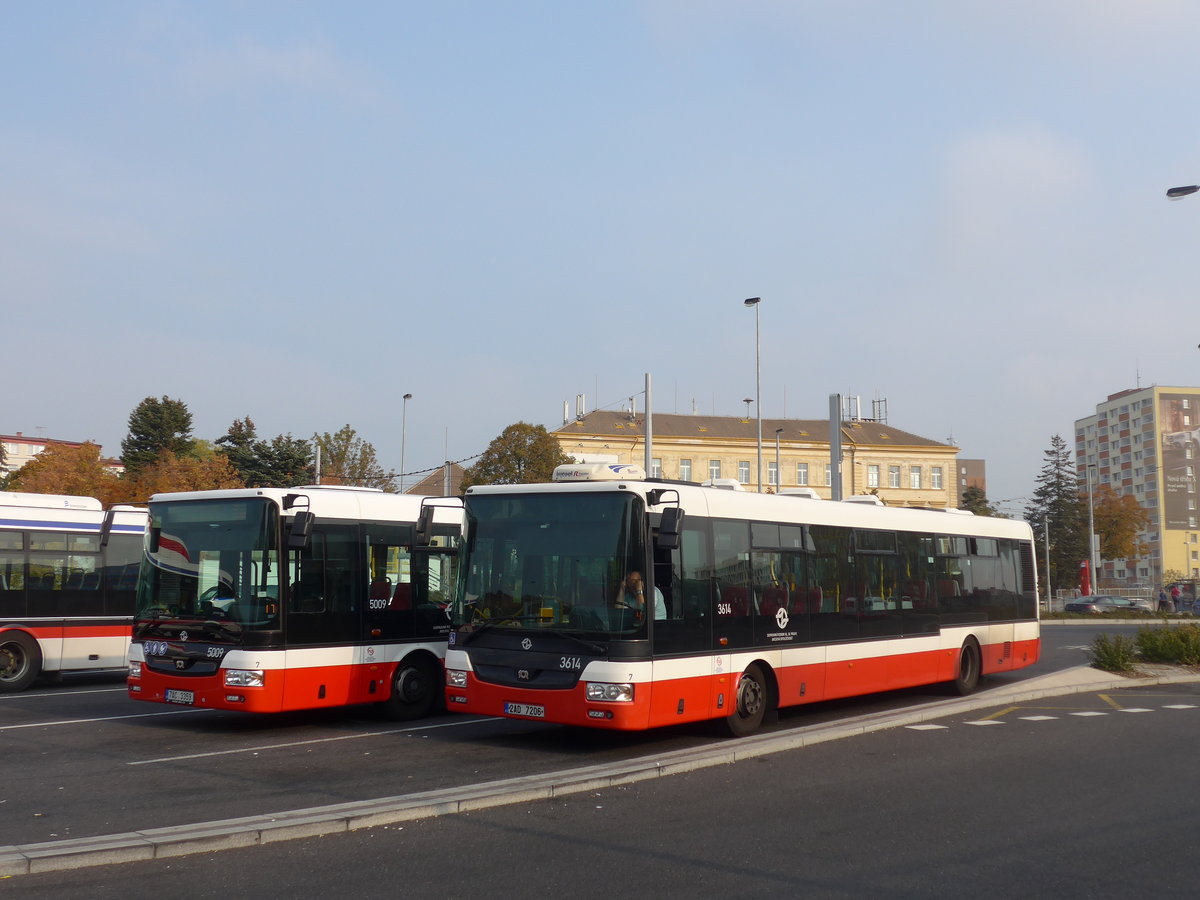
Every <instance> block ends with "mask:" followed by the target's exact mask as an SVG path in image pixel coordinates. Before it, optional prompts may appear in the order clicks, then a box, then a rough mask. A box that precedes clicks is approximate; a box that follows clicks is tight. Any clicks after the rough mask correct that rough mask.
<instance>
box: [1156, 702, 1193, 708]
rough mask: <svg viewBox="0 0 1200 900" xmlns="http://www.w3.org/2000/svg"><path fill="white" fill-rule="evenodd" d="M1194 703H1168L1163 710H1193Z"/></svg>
mask: <svg viewBox="0 0 1200 900" xmlns="http://www.w3.org/2000/svg"><path fill="white" fill-rule="evenodd" d="M1195 708H1196V704H1195V703H1170V704H1168V705H1167V706H1164V707H1163V709H1195Z"/></svg>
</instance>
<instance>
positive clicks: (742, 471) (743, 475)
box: [738, 460, 750, 484]
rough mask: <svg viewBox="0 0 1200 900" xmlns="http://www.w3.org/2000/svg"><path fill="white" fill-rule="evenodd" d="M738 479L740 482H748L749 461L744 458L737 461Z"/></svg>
mask: <svg viewBox="0 0 1200 900" xmlns="http://www.w3.org/2000/svg"><path fill="white" fill-rule="evenodd" d="M738 481H740V482H741V483H742V484H749V483H750V463H749V462H747V461H746V460H742V461H740V462H739V463H738Z"/></svg>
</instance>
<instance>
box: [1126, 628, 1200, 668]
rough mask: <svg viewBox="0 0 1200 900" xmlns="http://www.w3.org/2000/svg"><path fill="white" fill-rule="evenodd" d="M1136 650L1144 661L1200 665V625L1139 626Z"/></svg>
mask: <svg viewBox="0 0 1200 900" xmlns="http://www.w3.org/2000/svg"><path fill="white" fill-rule="evenodd" d="M1136 641H1137V652H1138V655H1139V656H1140V657H1141V658H1142V659H1144V660H1145V661H1146V662H1157V663H1176V664H1178V665H1184V666H1195V665H1200V627H1198V626H1196V625H1191V624H1189V625H1179V626H1176V627H1174V628H1167V627H1163V628H1139V629H1138V633H1137V639H1136Z"/></svg>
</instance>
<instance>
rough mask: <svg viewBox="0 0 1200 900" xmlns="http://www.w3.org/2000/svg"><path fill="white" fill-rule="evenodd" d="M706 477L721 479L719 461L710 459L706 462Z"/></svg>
mask: <svg viewBox="0 0 1200 900" xmlns="http://www.w3.org/2000/svg"><path fill="white" fill-rule="evenodd" d="M708 477H709V478H720V477H721V461H720V460H719V459H710V460H709V461H708Z"/></svg>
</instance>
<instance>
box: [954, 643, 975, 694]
mask: <svg viewBox="0 0 1200 900" xmlns="http://www.w3.org/2000/svg"><path fill="white" fill-rule="evenodd" d="M979 658H980V657H979V645H978V644H977V643H975V639H974V638H967V639H966V640H965V641H964V642H963V645H962V650H960V651H959V653H958V674H957V675H955V676H954V681H953V682H951V685H952V687H953V690H954V693H956V694H960V695H962V696H964V697H965V696H966V695H967V694H969V693H971V692H972V691H974V690H975V688H977V687H978V686H979V671H980V662H979Z"/></svg>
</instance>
